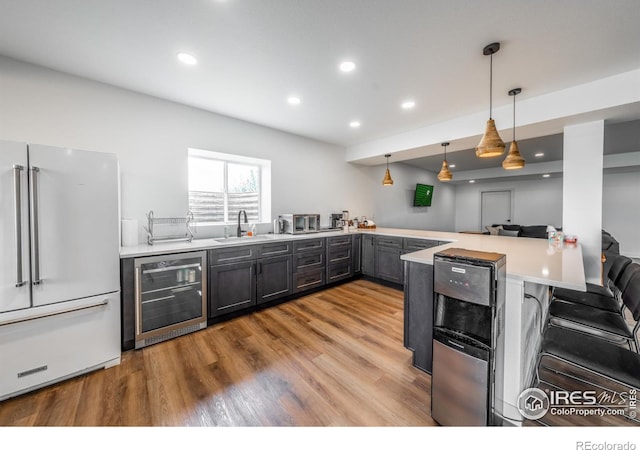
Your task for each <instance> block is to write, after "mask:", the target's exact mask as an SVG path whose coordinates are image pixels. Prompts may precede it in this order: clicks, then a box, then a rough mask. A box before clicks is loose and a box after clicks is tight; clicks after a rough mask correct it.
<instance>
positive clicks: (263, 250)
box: [258, 241, 293, 258]
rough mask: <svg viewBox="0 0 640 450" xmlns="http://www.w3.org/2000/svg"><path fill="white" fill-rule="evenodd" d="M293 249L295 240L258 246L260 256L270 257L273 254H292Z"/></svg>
mask: <svg viewBox="0 0 640 450" xmlns="http://www.w3.org/2000/svg"><path fill="white" fill-rule="evenodd" d="M292 251H293V242H291V241H285V242H272V243H269V244H262V245H260V246H259V247H258V258H270V257H272V256H281V255H290V254H291V253H292Z"/></svg>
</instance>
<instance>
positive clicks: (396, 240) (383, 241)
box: [376, 236, 402, 248]
mask: <svg viewBox="0 0 640 450" xmlns="http://www.w3.org/2000/svg"><path fill="white" fill-rule="evenodd" d="M376 245H380V246H384V247H393V248H402V238H401V237H395V236H376Z"/></svg>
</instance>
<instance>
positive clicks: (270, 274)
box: [257, 255, 292, 304]
mask: <svg viewBox="0 0 640 450" xmlns="http://www.w3.org/2000/svg"><path fill="white" fill-rule="evenodd" d="M291 275H292V258H291V255H286V256H274V257H273V258H264V259H259V260H258V266H257V289H258V292H257V296H258V298H257V299H258V304H261V303H266V302H269V301H271V300H275V299H277V298H281V297H286V296H287V295H289V294H291V291H292V286H291V281H292V280H291Z"/></svg>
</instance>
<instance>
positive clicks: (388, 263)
mask: <svg viewBox="0 0 640 450" xmlns="http://www.w3.org/2000/svg"><path fill="white" fill-rule="evenodd" d="M374 248H375V264H374V266H375V275H374V276H375V277H376V278H380V279H382V280H386V281H391V282H393V283H398V284H401V283H402V282H403V265H402V260H401V259H400V255H402V238H400V237H393V236H376V241H375V246H374Z"/></svg>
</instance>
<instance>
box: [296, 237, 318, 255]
mask: <svg viewBox="0 0 640 450" xmlns="http://www.w3.org/2000/svg"><path fill="white" fill-rule="evenodd" d="M323 249H324V238H316V239H304V240H302V241H294V242H293V253H300V252H307V251H314V250H323Z"/></svg>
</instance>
